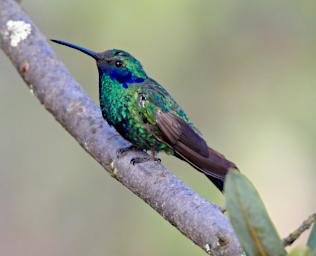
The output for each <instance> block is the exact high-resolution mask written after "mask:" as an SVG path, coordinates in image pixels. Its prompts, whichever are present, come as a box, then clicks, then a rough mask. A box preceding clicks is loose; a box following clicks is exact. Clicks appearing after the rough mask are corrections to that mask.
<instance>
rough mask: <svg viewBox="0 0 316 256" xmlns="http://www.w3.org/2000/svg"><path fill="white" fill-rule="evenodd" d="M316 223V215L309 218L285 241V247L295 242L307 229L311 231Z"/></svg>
mask: <svg viewBox="0 0 316 256" xmlns="http://www.w3.org/2000/svg"><path fill="white" fill-rule="evenodd" d="M315 221H316V213H313V214H312V215H311V216H309V217H308V218H307V219H306V220H304V221H303V223H302V224H301V225H300V226H299V227H298V228H297V229H295V230H294V231H293V232H292V233H291V234H289V235H288V236H287V237H286V238H284V239H283V244H284V246H285V247H286V246H289V245H291V244H293V243H294V242H295V240H297V239H298V238H299V237H300V236H301V235H302V234H303V233H304V232H305V231H306V230H307V229H309V228H310V227H311V226H312V225H313V223H314V222H315Z"/></svg>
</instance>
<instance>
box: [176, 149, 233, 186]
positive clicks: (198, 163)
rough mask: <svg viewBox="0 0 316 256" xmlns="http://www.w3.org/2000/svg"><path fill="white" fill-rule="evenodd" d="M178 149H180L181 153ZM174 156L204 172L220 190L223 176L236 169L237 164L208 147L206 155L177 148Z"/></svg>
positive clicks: (223, 180) (223, 179) (222, 184)
mask: <svg viewBox="0 0 316 256" xmlns="http://www.w3.org/2000/svg"><path fill="white" fill-rule="evenodd" d="M178 150H179V149H178ZM179 151H182V152H181V153H180V152H179ZM179 151H178V152H177V153H176V157H178V158H180V159H181V160H183V161H185V162H187V163H189V164H190V165H191V166H192V167H194V168H195V169H196V170H198V171H200V172H202V173H204V174H205V176H206V177H207V178H208V179H209V180H210V181H211V182H212V183H213V184H214V185H215V186H216V187H217V188H218V189H219V190H220V191H222V192H223V190H224V182H225V177H226V175H227V173H228V172H229V171H238V168H237V166H236V165H235V164H234V163H233V162H231V161H229V160H227V159H226V158H225V157H224V156H223V155H222V154H220V153H218V152H217V151H215V150H214V149H211V148H209V147H208V156H207V157H205V156H202V155H200V154H196V152H189V151H187V150H181V149H180V150H179Z"/></svg>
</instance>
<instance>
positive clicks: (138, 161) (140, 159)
mask: <svg viewBox="0 0 316 256" xmlns="http://www.w3.org/2000/svg"><path fill="white" fill-rule="evenodd" d="M150 160H151V157H150V156H147V157H135V158H132V159H131V164H132V165H135V164H141V163H145V162H148V161H150Z"/></svg>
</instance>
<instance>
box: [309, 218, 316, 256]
mask: <svg viewBox="0 0 316 256" xmlns="http://www.w3.org/2000/svg"><path fill="white" fill-rule="evenodd" d="M307 245H308V247H309V248H310V249H311V250H312V251H314V252H315V255H316V224H315V223H314V224H313V229H312V232H311V234H310V235H309V238H308V242H307Z"/></svg>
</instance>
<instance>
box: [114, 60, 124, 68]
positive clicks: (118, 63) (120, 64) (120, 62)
mask: <svg viewBox="0 0 316 256" xmlns="http://www.w3.org/2000/svg"><path fill="white" fill-rule="evenodd" d="M115 66H116V67H117V68H120V67H122V66H123V62H122V61H121V60H116V61H115Z"/></svg>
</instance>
